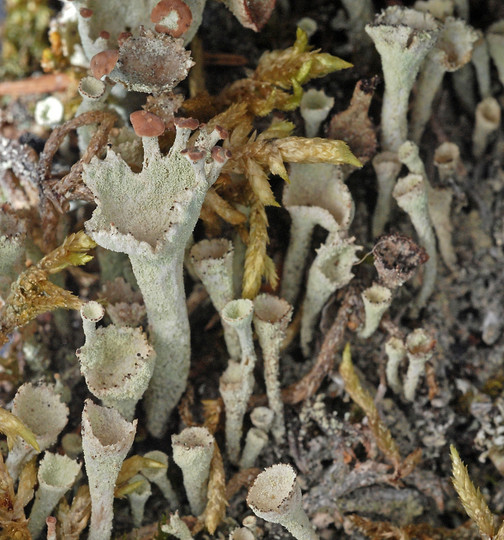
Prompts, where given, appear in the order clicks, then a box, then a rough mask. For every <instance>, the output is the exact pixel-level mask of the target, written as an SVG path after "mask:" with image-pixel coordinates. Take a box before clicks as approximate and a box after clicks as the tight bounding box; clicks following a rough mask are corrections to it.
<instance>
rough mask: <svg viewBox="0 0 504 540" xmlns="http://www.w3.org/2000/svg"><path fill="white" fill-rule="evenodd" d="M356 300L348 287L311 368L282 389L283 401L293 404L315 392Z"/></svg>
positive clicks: (327, 371) (330, 362) (337, 345)
mask: <svg viewBox="0 0 504 540" xmlns="http://www.w3.org/2000/svg"><path fill="white" fill-rule="evenodd" d="M357 302H358V297H357V294H356V293H355V291H354V290H353V289H352V288H350V289H349V290H348V292H347V293H346V294H345V296H344V297H343V301H342V302H341V306H340V308H339V310H338V313H337V314H336V318H335V320H334V322H333V324H332V326H331V328H330V329H329V331H328V332H327V334H326V335H325V338H324V342H323V343H322V348H321V349H320V352H319V354H318V356H317V360H316V362H315V364H314V365H313V367H312V369H311V370H310V371H309V372H308V373H307V374H306V375H305V376H304V377H303V378H302V379H301V380H300V381H298V382H296V383H294V384H291V385H290V386H289V387H287V388H285V389H284V390H282V399H283V401H284V403H287V404H289V405H295V404H296V403H300V402H301V401H304V400H306V399H308V398H310V397H311V396H313V395H314V394H315V393H316V392H317V390H318V389H319V387H320V385H321V383H322V381H323V380H324V377H325V376H326V375H327V374H328V373H329V372H330V371H331V369H332V367H333V364H334V357H335V355H336V352H337V351H338V349H339V348H340V347H341V346H342V344H343V338H344V336H345V329H346V326H347V322H348V318H349V317H350V314H351V313H352V311H353V309H354V307H355V306H356V304H357Z"/></svg>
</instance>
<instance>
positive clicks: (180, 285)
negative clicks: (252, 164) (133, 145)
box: [83, 119, 228, 437]
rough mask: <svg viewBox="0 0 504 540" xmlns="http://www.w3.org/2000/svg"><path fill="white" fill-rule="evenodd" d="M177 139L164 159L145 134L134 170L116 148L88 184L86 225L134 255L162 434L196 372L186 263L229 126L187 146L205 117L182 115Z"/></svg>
mask: <svg viewBox="0 0 504 540" xmlns="http://www.w3.org/2000/svg"><path fill="white" fill-rule="evenodd" d="M176 124H177V133H176V137H175V142H174V144H173V146H172V148H171V149H170V151H169V153H168V154H167V155H166V156H164V155H162V154H161V152H160V150H159V144H158V140H157V137H149V136H144V137H142V142H143V146H144V162H143V168H142V171H141V172H140V173H138V174H137V173H134V172H132V171H131V169H130V168H129V167H128V165H127V164H126V162H125V161H124V160H123V159H122V158H121V157H120V156H119V155H117V154H116V153H115V152H113V151H111V150H109V152H108V153H107V157H106V158H105V159H104V160H99V159H97V158H95V159H93V160H92V161H91V163H90V164H89V165H87V166H86V167H85V170H84V173H83V177H84V181H85V182H86V184H87V185H88V187H89V188H90V189H91V191H92V192H93V194H94V195H95V197H96V201H97V207H96V209H95V211H94V213H93V216H92V217H91V219H90V220H89V221H88V222H87V223H86V229H87V231H88V234H89V235H90V236H91V237H92V238H93V239H94V240H95V241H96V242H97V243H98V244H99V245H100V246H102V247H104V248H107V249H110V250H112V251H119V252H122V253H127V254H128V255H129V258H130V260H131V264H132V267H133V271H134V273H135V277H136V279H137V282H138V285H139V287H140V290H141V292H142V295H143V297H144V301H145V307H146V310H147V316H148V319H149V331H150V338H151V342H152V345H153V347H154V349H155V351H156V355H157V359H156V364H155V367H154V375H153V377H152V379H151V383H150V386H149V389H148V391H147V393H146V411H147V427H148V430H149V431H150V433H151V434H152V435H154V436H155V437H161V436H162V435H163V433H164V431H165V428H166V423H167V420H168V417H169V415H170V413H171V411H172V410H173V408H174V407H175V405H176V404H177V402H178V400H179V399H180V397H181V395H182V393H183V392H184V390H185V387H186V382H187V377H188V374H189V362H190V333H189V321H188V317H187V309H186V303H185V293H184V281H183V261H184V252H185V248H186V244H187V242H188V240H189V238H190V236H191V233H192V231H193V229H194V226H195V225H196V222H197V220H198V217H199V213H200V210H201V206H202V204H203V201H204V199H205V195H206V193H207V191H208V189H209V188H210V186H211V185H212V184H213V183H214V182H215V180H216V179H217V176H218V175H219V172H220V170H221V168H222V166H223V165H224V163H225V162H226V161H227V159H228V155H227V153H226V152H225V151H224V150H223V149H222V148H220V147H214V148H212V147H213V145H214V144H215V143H216V142H217V141H218V140H219V139H220V138H222V134H223V130H221V129H216V130H214V131H213V132H212V133H209V134H205V133H203V134H202V136H200V137H199V139H198V143H199V144H200V148H191V149H187V148H186V145H187V141H188V139H189V136H190V134H191V131H192V130H193V129H196V128H197V127H198V122H197V121H196V120H193V119H178V120H177V121H176Z"/></svg>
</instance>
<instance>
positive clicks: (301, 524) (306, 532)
mask: <svg viewBox="0 0 504 540" xmlns="http://www.w3.org/2000/svg"><path fill="white" fill-rule="evenodd" d="M247 504H248V505H249V506H250V508H252V511H253V512H254V514H255V515H256V516H257V517H260V518H262V519H264V520H266V521H269V522H270V523H280V525H283V526H284V527H285V528H286V529H287V530H288V531H289V532H290V533H291V534H292V536H294V538H297V539H298V540H317V539H318V538H319V536H318V535H317V534H316V532H315V531H314V530H313V527H312V525H311V523H310V520H309V519H308V516H307V515H306V514H305V511H304V510H303V498H302V495H301V488H300V487H299V484H298V482H297V479H296V473H295V471H294V469H293V468H292V467H291V466H290V465H285V464H283V463H280V464H278V465H273V466H271V467H268V468H267V469H265V470H264V471H263V472H262V473H261V474H260V475H259V476H258V477H257V478H256V479H255V481H254V483H253V484H252V487H251V488H250V489H249V492H248V495H247Z"/></svg>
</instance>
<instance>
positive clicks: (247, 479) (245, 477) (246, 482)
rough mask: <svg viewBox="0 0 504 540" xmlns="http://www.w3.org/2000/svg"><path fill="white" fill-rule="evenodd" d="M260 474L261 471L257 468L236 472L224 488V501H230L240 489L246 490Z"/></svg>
mask: <svg viewBox="0 0 504 540" xmlns="http://www.w3.org/2000/svg"><path fill="white" fill-rule="evenodd" d="M260 473H261V469H258V468H257V467H251V468H250V469H242V470H241V471H238V472H237V473H236V474H235V475H234V476H233V477H232V478H231V480H229V482H228V484H227V486H226V499H227V500H228V501H229V500H231V499H232V498H233V497H234V496H235V495H236V494H237V493H238V492H239V491H240V489H241V488H243V487H246V488H248V487H249V486H250V485H252V482H253V481H254V480H255V479H256V478H257V476H258V475H259V474H260Z"/></svg>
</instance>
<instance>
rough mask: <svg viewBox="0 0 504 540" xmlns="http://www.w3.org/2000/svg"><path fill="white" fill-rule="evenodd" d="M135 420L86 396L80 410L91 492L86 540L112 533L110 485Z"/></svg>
mask: <svg viewBox="0 0 504 540" xmlns="http://www.w3.org/2000/svg"><path fill="white" fill-rule="evenodd" d="M136 424H137V421H136V420H134V421H133V422H127V421H126V420H124V418H123V417H122V416H121V415H120V414H119V413H118V412H117V411H115V410H114V409H108V408H107V407H100V406H99V405H95V404H94V403H93V402H92V401H91V400H90V399H87V400H86V402H85V404H84V410H83V411H82V448H83V450H84V462H85V464H86V474H87V477H88V483H89V492H90V495H91V525H90V527H89V533H88V538H89V540H108V538H110V536H111V534H112V519H113V516H114V509H113V503H114V489H115V484H116V480H117V476H118V475H119V471H120V470H121V466H122V463H123V461H124V458H125V457H126V454H127V453H128V451H129V449H130V448H131V445H132V444H133V439H134V438H135V433H136Z"/></svg>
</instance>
